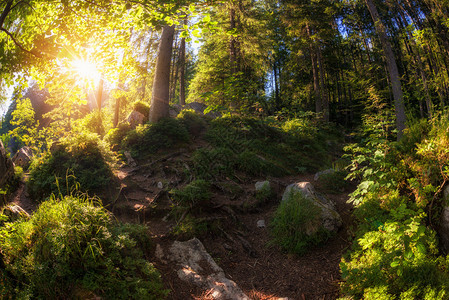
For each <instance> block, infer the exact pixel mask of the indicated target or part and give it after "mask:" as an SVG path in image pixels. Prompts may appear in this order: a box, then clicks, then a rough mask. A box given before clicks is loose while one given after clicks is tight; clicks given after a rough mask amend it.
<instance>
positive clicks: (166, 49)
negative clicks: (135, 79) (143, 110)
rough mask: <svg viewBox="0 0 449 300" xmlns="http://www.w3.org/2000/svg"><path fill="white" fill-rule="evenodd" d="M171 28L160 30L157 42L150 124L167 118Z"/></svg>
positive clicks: (173, 31) (172, 30) (171, 45)
mask: <svg viewBox="0 0 449 300" xmlns="http://www.w3.org/2000/svg"><path fill="white" fill-rule="evenodd" d="M174 33H175V28H174V27H173V26H168V25H166V26H164V27H163V28H162V36H161V41H160V42H159V49H158V55H157V60H156V69H155V72H154V83H153V95H152V97H151V107H150V115H149V120H150V122H152V123H155V122H157V121H159V120H160V119H161V118H166V117H168V116H169V97H170V63H171V56H172V50H173V35H174Z"/></svg>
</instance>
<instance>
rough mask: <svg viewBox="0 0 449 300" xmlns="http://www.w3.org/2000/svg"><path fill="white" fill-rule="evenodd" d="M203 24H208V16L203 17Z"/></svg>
mask: <svg viewBox="0 0 449 300" xmlns="http://www.w3.org/2000/svg"><path fill="white" fill-rule="evenodd" d="M203 22H204V23H209V22H210V15H205V16H204V18H203Z"/></svg>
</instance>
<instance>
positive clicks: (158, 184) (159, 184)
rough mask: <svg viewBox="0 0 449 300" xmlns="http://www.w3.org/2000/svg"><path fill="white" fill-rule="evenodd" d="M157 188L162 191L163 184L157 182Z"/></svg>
mask: <svg viewBox="0 0 449 300" xmlns="http://www.w3.org/2000/svg"><path fill="white" fill-rule="evenodd" d="M157 188H158V189H161V190H162V189H163V188H164V184H163V183H162V182H160V181H159V182H158V183H157Z"/></svg>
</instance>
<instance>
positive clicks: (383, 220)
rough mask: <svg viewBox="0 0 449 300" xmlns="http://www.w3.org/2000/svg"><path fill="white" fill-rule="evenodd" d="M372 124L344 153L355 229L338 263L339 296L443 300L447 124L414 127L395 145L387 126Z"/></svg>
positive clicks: (437, 121)
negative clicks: (353, 185)
mask: <svg viewBox="0 0 449 300" xmlns="http://www.w3.org/2000/svg"><path fill="white" fill-rule="evenodd" d="M368 121H369V120H368ZM378 121H380V122H366V126H365V127H364V128H365V131H364V132H365V133H366V134H365V138H364V139H363V140H362V142H361V143H359V144H358V145H353V146H350V147H348V150H349V151H351V152H352V159H353V160H352V173H351V174H350V177H352V178H359V179H360V180H361V183H360V184H359V186H358V188H357V190H356V191H355V192H354V193H353V194H352V197H351V199H352V201H353V203H354V204H355V205H356V211H355V216H356V218H357V220H358V229H357V231H356V234H355V238H354V245H353V249H352V251H351V252H350V253H349V254H348V255H347V257H346V258H345V259H344V260H343V261H342V263H341V269H342V276H343V279H344V282H343V283H342V291H343V292H344V293H345V294H346V295H348V296H351V297H353V298H357V299H359V298H363V299H387V298H388V299H391V298H393V297H400V298H401V299H446V298H447V297H448V293H449V284H448V282H449V275H448V273H447V270H448V268H449V260H448V257H446V256H444V255H441V252H440V251H439V248H438V247H439V245H438V239H437V236H436V231H435V228H437V226H438V225H437V224H439V218H438V216H439V214H440V212H441V209H442V207H443V206H444V205H445V203H444V202H443V201H442V194H441V191H442V190H441V188H442V187H443V185H444V183H445V182H446V180H447V178H448V177H447V176H448V173H447V163H448V161H449V160H448V158H449V157H447V150H446V149H447V148H448V147H449V136H448V134H447V126H448V125H449V124H448V121H447V116H446V115H445V114H443V115H442V116H441V117H438V118H434V119H433V121H432V122H431V123H430V124H428V123H427V122H423V121H417V122H416V123H415V124H413V125H411V126H410V127H409V129H408V130H407V131H406V133H405V136H404V138H403V140H402V141H401V142H399V143H397V142H391V141H389V140H388V136H387V135H385V131H384V130H383V129H382V126H383V125H384V124H386V123H388V120H378ZM427 124H428V125H427Z"/></svg>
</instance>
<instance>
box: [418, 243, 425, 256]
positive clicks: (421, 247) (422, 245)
mask: <svg viewBox="0 0 449 300" xmlns="http://www.w3.org/2000/svg"><path fill="white" fill-rule="evenodd" d="M416 248H417V249H418V251H419V253H421V254H426V252H427V250H426V246H425V245H424V244H423V243H418V244H416Z"/></svg>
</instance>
